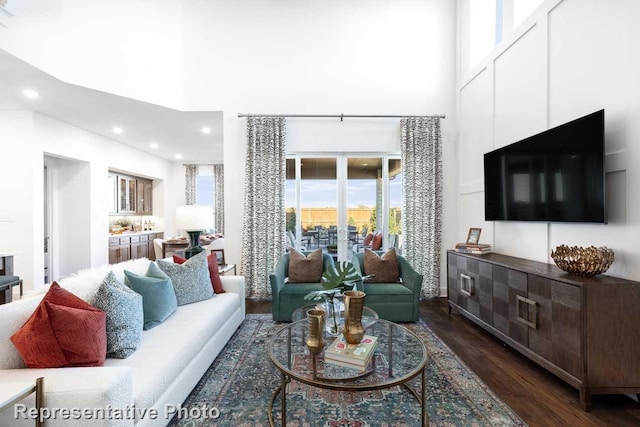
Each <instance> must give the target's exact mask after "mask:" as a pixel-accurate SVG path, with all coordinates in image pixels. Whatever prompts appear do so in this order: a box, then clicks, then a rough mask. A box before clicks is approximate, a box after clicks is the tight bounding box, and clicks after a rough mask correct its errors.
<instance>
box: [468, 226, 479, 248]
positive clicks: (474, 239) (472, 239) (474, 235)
mask: <svg viewBox="0 0 640 427" xmlns="http://www.w3.org/2000/svg"><path fill="white" fill-rule="evenodd" d="M481 231H482V228H470V229H469V234H468V235H467V244H472V245H475V244H477V243H478V242H480V232H481Z"/></svg>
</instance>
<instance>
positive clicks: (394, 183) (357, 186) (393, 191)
mask: <svg viewBox="0 0 640 427" xmlns="http://www.w3.org/2000/svg"><path fill="white" fill-rule="evenodd" d="M399 178H400V176H398V177H397V178H396V179H393V180H391V181H389V185H390V191H389V194H390V197H391V200H390V204H389V206H391V207H399V206H400V194H401V191H400V188H401V187H402V182H401V179H399ZM375 185H376V183H375V181H373V180H361V181H360V182H359V180H353V179H351V180H349V183H348V186H347V187H348V188H347V204H348V207H358V206H368V207H373V206H374V205H375ZM286 189H287V195H286V200H287V206H290V207H292V206H295V200H296V183H295V180H293V179H288V180H287V184H286ZM301 191H302V193H303V194H305V197H304V200H305V203H304V207H308V208H328V207H336V206H338V202H337V200H336V182H335V180H333V179H307V180H303V181H302V183H301Z"/></svg>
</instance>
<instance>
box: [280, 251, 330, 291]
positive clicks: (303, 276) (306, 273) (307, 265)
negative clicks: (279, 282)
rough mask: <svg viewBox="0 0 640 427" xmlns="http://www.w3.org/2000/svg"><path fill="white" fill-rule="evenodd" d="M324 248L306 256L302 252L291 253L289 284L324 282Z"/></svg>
mask: <svg viewBox="0 0 640 427" xmlns="http://www.w3.org/2000/svg"><path fill="white" fill-rule="evenodd" d="M322 271H323V265H322V248H318V249H316V250H315V251H313V252H311V253H310V254H309V255H307V256H304V254H303V253H302V252H300V251H297V250H295V249H292V250H291V252H289V273H288V276H289V282H291V283H319V282H320V281H321V280H322Z"/></svg>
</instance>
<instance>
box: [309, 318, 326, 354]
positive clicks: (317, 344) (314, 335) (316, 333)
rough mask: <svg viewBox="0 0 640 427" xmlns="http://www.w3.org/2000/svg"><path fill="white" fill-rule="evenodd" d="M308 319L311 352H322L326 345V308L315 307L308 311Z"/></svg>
mask: <svg viewBox="0 0 640 427" xmlns="http://www.w3.org/2000/svg"><path fill="white" fill-rule="evenodd" d="M307 321H308V322H309V338H307V347H308V348H309V352H311V354H313V355H316V354H318V353H320V352H321V351H322V349H323V347H324V340H323V337H324V322H325V318H324V310H321V309H317V308H314V309H312V310H309V311H307Z"/></svg>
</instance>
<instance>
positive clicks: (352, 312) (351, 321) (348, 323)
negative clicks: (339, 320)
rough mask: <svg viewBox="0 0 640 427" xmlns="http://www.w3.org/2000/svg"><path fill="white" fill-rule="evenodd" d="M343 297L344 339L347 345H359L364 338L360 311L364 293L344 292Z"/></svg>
mask: <svg viewBox="0 0 640 427" xmlns="http://www.w3.org/2000/svg"><path fill="white" fill-rule="evenodd" d="M343 295H344V338H345V339H346V340H347V342H348V343H349V344H360V341H362V337H364V328H363V327H362V309H363V308H364V297H365V295H366V294H365V293H364V292H362V291H346V292H344V293H343Z"/></svg>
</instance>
